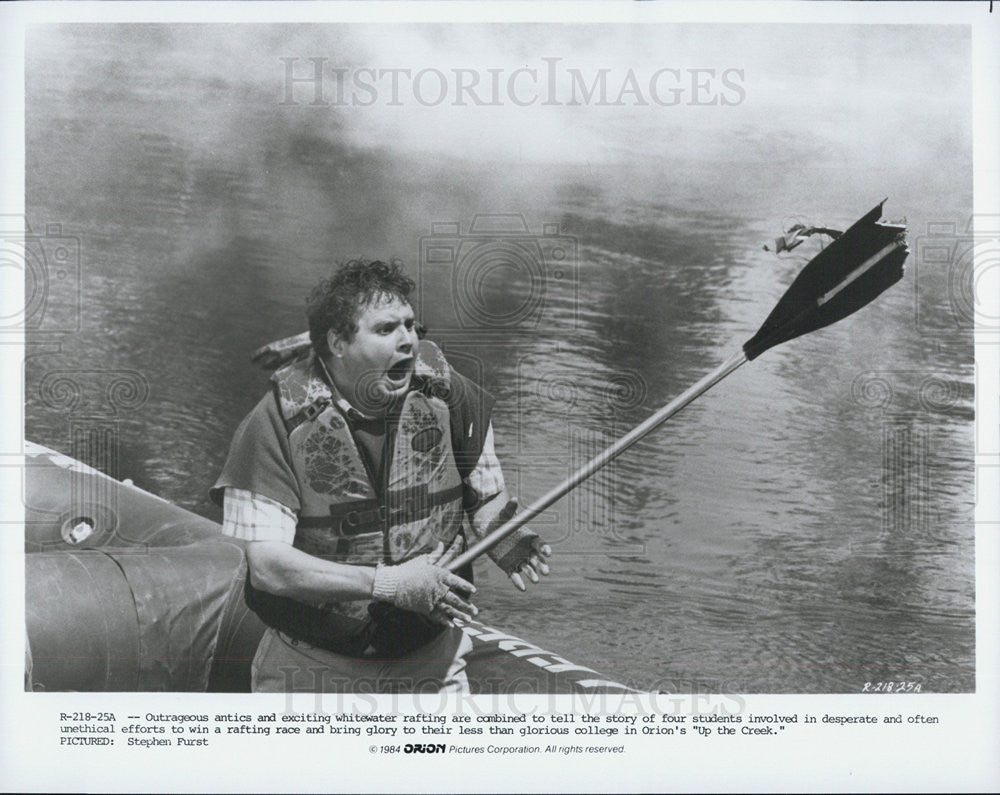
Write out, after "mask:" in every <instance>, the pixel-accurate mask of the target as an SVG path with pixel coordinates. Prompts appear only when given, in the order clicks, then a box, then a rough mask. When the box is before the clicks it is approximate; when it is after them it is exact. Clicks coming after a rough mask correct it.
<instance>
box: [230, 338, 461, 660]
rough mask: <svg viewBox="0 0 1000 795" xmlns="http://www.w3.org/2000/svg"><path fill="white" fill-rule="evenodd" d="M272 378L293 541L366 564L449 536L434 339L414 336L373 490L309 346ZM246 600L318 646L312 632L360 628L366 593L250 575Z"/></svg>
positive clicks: (456, 519) (453, 473)
mask: <svg viewBox="0 0 1000 795" xmlns="http://www.w3.org/2000/svg"><path fill="white" fill-rule="evenodd" d="M271 381H272V383H273V386H274V394H275V398H276V400H277V402H278V406H279V410H280V413H281V417H282V420H283V422H284V425H285V430H286V432H287V433H288V444H289V452H290V464H291V468H292V472H293V473H294V475H295V479H296V481H297V483H298V489H299V500H300V508H299V520H298V524H297V526H296V531H295V540H294V542H293V545H294V546H295V547H296V548H297V549H300V550H302V551H303V552H307V553H308V554H310V555H315V556H317V557H320V558H324V559H326V560H332V561H336V562H338V563H346V564H353V565H362V566H374V565H375V564H377V563H379V562H382V563H387V564H392V563H400V562H402V561H404V560H408V559H409V558H412V557H415V556H417V555H421V554H423V553H425V552H429V551H430V550H431V549H433V548H434V547H435V546H436V545H437V543H438V542H439V541H443V542H444V543H445V544H446V545H447V544H449V543H451V542H452V541H453V540H454V538H455V536H456V534H457V533H459V532H460V531H461V528H462V520H463V516H464V513H463V510H462V479H461V477H460V475H459V473H458V468H457V466H456V464H455V456H454V452H453V449H452V443H451V442H452V440H451V425H450V421H449V413H448V405H447V403H446V402H445V400H444V399H443V396H447V394H448V390H449V387H450V380H449V366H448V363H447V362H446V361H445V358H444V355H443V354H442V353H441V351H440V349H439V348H438V347H437V346H436V345H434V343H432V342H429V341H427V340H424V341H422V342H421V343H420V347H419V349H418V353H417V357H416V362H415V364H414V374H413V388H411V390H410V392H409V393H408V394H407V395H406V397H405V399H404V401H403V405H402V408H401V410H400V413H399V420H398V422H397V423H396V424H395V426H394V428H393V427H390V430H389V434H390V435H389V437H388V440H387V441H388V444H387V448H386V451H385V455H386V456H389V457H390V458H389V466H388V472H387V476H386V479H385V481H384V488H383V493H382V494H376V491H375V486H374V483H373V479H372V477H371V476H370V475H369V473H368V471H367V469H366V467H365V463H364V459H363V458H362V456H361V453H360V452H359V450H358V447H357V444H356V443H355V441H354V438H353V436H352V435H351V431H350V428H349V427H348V425H347V422H346V420H345V419H344V417H343V415H342V414H341V412H340V409H339V408H338V406H337V405H336V398H335V396H334V394H333V391H332V390H331V387H330V385H329V384H328V383H327V381H326V380H325V379H324V378H323V375H322V371H321V365H320V363H319V362H317V360H316V358H315V355H310V356H309V357H307V358H305V359H302V360H299V361H296V362H293V363H291V364H289V365H287V366H286V367H284V368H282V369H280V370H278V371H277V372H276V373H274V374H273V375H272V376H271ZM383 467H385V461H383ZM247 601H248V603H250V606H251V607H252V608H253V609H254V610H255V611H256V612H257V613H258V614H259V615H260V616H261V618H262V619H263V620H264V621H265V623H268V624H270V625H271V626H275V627H276V628H278V629H284V630H286V631H288V632H289V634H292V635H293V636H296V637H299V638H301V639H302V640H306V641H307V642H310V643H313V644H314V645H322V646H325V647H326V648H331V643H330V642H329V639H328V638H325V637H321V636H324V635H330V634H340V635H350V634H352V633H353V632H356V631H358V630H360V628H361V624H362V623H363V622H365V621H366V619H367V618H368V615H369V610H368V606H369V603H370V600H367V599H362V600H352V601H328V602H324V603H323V604H322V605H305V604H303V603H300V602H295V601H294V600H290V599H286V598H283V597H277V596H273V595H271V594H268V593H265V592H262V591H256V590H254V589H253V588H252V586H250V585H249V583H248V589H247ZM290 608H292V609H290ZM320 625H322V626H320ZM317 640H326V641H327V642H324V643H318V642H317ZM335 650H336V649H335Z"/></svg>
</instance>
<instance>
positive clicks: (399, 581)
mask: <svg viewBox="0 0 1000 795" xmlns="http://www.w3.org/2000/svg"><path fill="white" fill-rule="evenodd" d="M461 548H462V537H461V536H456V538H455V541H454V542H453V543H452V545H451V546H450V547H449V548H448V549H447V550H445V548H444V544H443V543H439V544H438V545H437V548H436V549H435V550H434V551H433V552H429V553H427V554H426V555H420V556H419V557H416V558H413V559H412V560H408V561H406V562H405V563H400V564H399V565H397V566H384V565H380V566H379V567H378V568H377V569H376V570H375V584H374V587H373V588H372V596H374V597H375V598H376V599H381V600H382V601H385V602H390V603H392V604H394V605H396V607H400V608H402V609H403V610H411V611H413V612H414V613H420V614H421V615H425V616H430V617H431V618H432V619H434V620H435V621H437V622H438V623H441V624H451V623H452V621H453V620H454V619H464V620H466V621H471V620H472V617H473V616H475V615H478V613H479V610H478V609H477V608H476V606H475V605H474V604H472V603H471V602H468V601H466V600H465V599H463V598H462V597H461V596H459V594H457V593H456V592H455V590H453V589H458V590H461V591H465V592H466V593H469V594H473V593H475V592H476V588H475V586H474V585H473V584H472V583H471V582H468V581H466V580H464V579H462V578H461V577H459V576H458V575H457V574H452V573H451V572H450V571H448V570H447V569H446V568H444V567H445V566H447V565H448V563H449V562H450V561H451V560H452V559H454V557H455V556H456V555H457V554H458V553H459V551H460V550H461Z"/></svg>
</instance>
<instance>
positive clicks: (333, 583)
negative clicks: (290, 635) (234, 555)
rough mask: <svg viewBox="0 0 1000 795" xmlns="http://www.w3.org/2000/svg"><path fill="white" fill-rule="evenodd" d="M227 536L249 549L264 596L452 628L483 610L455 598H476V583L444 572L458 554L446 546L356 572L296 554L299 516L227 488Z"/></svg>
mask: <svg viewBox="0 0 1000 795" xmlns="http://www.w3.org/2000/svg"><path fill="white" fill-rule="evenodd" d="M223 509H224V520H223V525H222V531H223V533H225V534H226V535H230V536H233V537H235V538H242V539H244V540H246V541H249V542H250V543H249V544H248V545H247V566H248V568H249V571H250V582H251V584H252V585H253V586H254V588H257V589H258V590H261V591H267V592H268V593H272V594H274V595H276V596H284V597H287V598H290V599H296V600H298V601H301V602H306V603H312V604H322V603H323V602H328V601H351V600H355V599H373V598H375V599H382V600H384V601H386V602H391V603H392V604H395V605H397V606H398V607H402V608H404V609H406V610H413V611H414V612H418V613H422V614H424V615H429V616H431V617H432V618H434V619H436V620H438V621H440V622H442V623H448V622H449V621H450V620H451V619H453V618H464V619H466V620H468V619H471V617H472V616H474V615H476V614H477V613H478V610H477V609H476V608H475V606H474V605H472V604H471V603H470V602H467V601H466V600H464V599H462V598H461V597H460V596H459V595H458V594H456V593H455V592H454V590H452V589H455V588H458V589H462V590H465V591H467V592H470V593H472V592H474V591H475V588H474V587H472V584H471V583H468V582H466V581H465V580H464V579H462V578H461V577H458V576H457V575H455V574H451V573H450V572H448V571H446V570H445V569H444V568H443V567H444V566H446V565H447V563H449V562H450V561H451V560H452V558H454V557H455V556H456V555H457V554H458V552H459V549H458V547H457V545H456V546H453V547H452V548H451V549H448V550H445V549H444V546H443V545H439V548H438V549H437V550H435V551H434V552H433V553H430V554H429V555H422V556H420V557H418V558H415V559H413V560H411V561H407V562H406V563H403V564H400V565H398V566H378V567H370V566H353V565H349V564H345V563H336V562H334V561H329V560H323V559H322V558H318V557H315V556H314V555H310V554H308V553H306V552H303V551H302V550H299V549H296V548H295V547H293V546H292V544H291V542H292V541H293V540H294V538H295V515H294V513H293V512H292V511H291V510H290V509H289V508H287V507H286V506H284V505H281V504H280V503H277V502H275V501H274V500H271V499H269V498H267V497H264V496H262V495H259V494H254V493H252V492H248V491H245V490H242V489H234V488H231V487H230V488H227V489H226V491H225V496H224V501H223Z"/></svg>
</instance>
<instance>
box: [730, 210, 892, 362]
mask: <svg viewBox="0 0 1000 795" xmlns="http://www.w3.org/2000/svg"><path fill="white" fill-rule="evenodd" d="M883 204H885V199H883V200H882V201H881V202H880V203H879V204H878V205H877V206H876V207H875V208H874V209H872V211H871V212H869V213H868V214H867V215H865V216H864V217H863V218H861V219H860V220H859V221H857V222H855V223H854V225H853V226H851V228H850V229H848V230H847V231H846V232H844V234H843V235H841V236H840V237H839V238H837V239H836V240H835V241H834V242H832V243H831V244H830V245H829V246H827V247H826V248H825V249H823V250H822V251H821V252H820V253H819V254H817V255H816V256H815V257H813V258H812V259H811V260H810V261H809V262H808V263H807V264H806V266H805V267H804V268H803V269H802V272H801V273H799V275H798V276H797V277H796V278H795V281H793V282H792V285H791V286H790V287H789V288H788V290H787V291H786V292H785V294H784V295H783V296H782V297H781V300H780V301H779V302H778V304H777V306H775V307H774V310H773V311H772V312H771V314H770V315H768V317H767V320H765V321H764V325H762V326H761V327H760V329H759V330H758V331H757V333H756V334H755V335H754V336H753V337H751V338H750V339H749V340H747V342H746V344H745V345H744V346H743V352H744V353H745V354H746V357H747V359H755V358H757V357H758V356H760V355H761V354H762V353H763V352H764V351H766V350H768V349H769V348H773V347H774V346H775V345H779V344H781V343H782V342H786V341H788V340H790V339H794V338H795V337H799V336H801V335H803V334H808V333H809V332H810V331H815V330H816V329H818V328H823V327H824V326H829V325H830V324H831V323H836V322H837V321H838V320H840V319H842V318H845V317H847V316H848V315H850V314H852V313H854V312H857V311H858V310H859V309H860V308H861V307H863V306H864V305H865V304H868V303H870V302H871V301H873V300H874V299H875V298H877V297H878V296H879V295H881V294H882V293H883V292H885V290H887V289H888V288H889V287H891V286H892V285H894V284H895V283H896V282H898V281H899V280H900V279H901V278H903V262H904V260H905V259H906V256H907V254H908V253H909V252H908V250H907V248H906V227H905V226H901V225H896V224H880V223H878V220H879V218H881V217H882V205H883Z"/></svg>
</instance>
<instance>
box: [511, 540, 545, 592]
mask: <svg viewBox="0 0 1000 795" xmlns="http://www.w3.org/2000/svg"><path fill="white" fill-rule="evenodd" d="M529 532H530V531H529ZM530 542H531V544H530V552H529V553H528V559H527V560H526V561H524V562H523V563H521V565H520V566H518V568H517V569H515V570H514V571H512V572H511V573H510V574H509V577H510V581H511V582H512V583H514V587H515V588H517V590H519V591H526V590H528V587H527V586H526V585H525V584H524V577H522V575H525V576H527V578H528V579H529V580H531V581H532V582H533V583H537V582H538V575H539V574H542V575H545V574H548V573H549V564H548V563H546V558H548V557H550V556H551V555H552V549H551V547H549V545H548V544H546V543H545V542H544V541H542V539H540V538H539V537H538V536H532V538H531V539H530Z"/></svg>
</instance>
